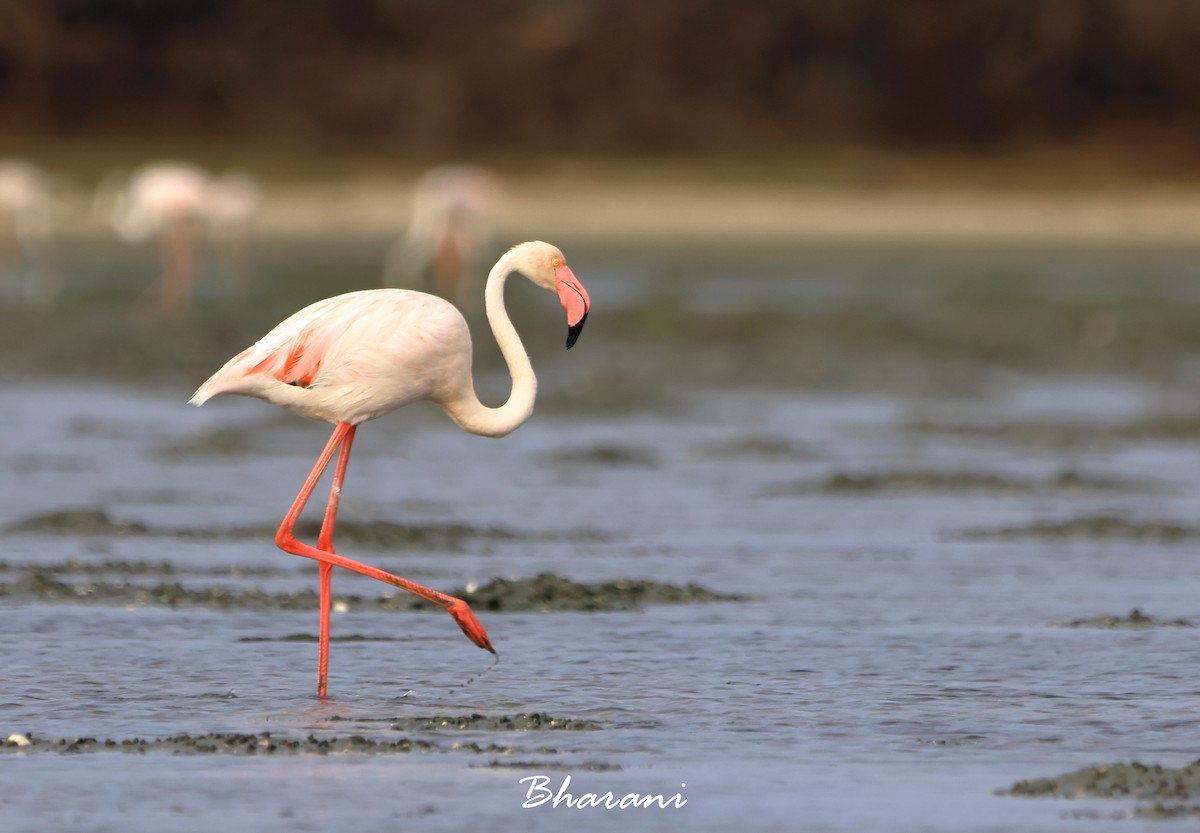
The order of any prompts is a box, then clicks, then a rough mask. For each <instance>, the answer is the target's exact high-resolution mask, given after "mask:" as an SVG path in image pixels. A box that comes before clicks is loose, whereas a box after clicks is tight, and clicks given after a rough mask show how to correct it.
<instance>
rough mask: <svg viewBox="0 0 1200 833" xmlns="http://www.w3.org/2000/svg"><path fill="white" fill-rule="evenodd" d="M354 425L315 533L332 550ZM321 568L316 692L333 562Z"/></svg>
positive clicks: (322, 672)
mask: <svg viewBox="0 0 1200 833" xmlns="http://www.w3.org/2000/svg"><path fill="white" fill-rule="evenodd" d="M354 432H355V428H354V427H353V426H351V428H350V430H349V431H347V432H346V433H345V438H344V439H343V440H342V450H341V451H340V452H339V453H338V461H337V465H336V466H335V467H334V469H333V485H332V486H330V487H329V503H327V504H326V505H325V519H324V520H323V521H321V532H320V534H319V535H318V536H317V549H319V550H324V551H325V552H333V527H334V524H336V523H337V508H338V501H340V500H341V497H342V483H343V482H344V481H345V479H346V465H347V464H348V463H349V462H350V446H351V444H352V443H353V442H354ZM318 569H319V571H320V608H321V625H320V630H319V635H318V637H317V696H318V697H324V696H325V684H326V681H327V680H328V679H329V608H330V605H331V603H332V601H333V588H332V584H333V565H332V564H328V563H326V562H324V561H322V562H321V563H320V565H319V568H318Z"/></svg>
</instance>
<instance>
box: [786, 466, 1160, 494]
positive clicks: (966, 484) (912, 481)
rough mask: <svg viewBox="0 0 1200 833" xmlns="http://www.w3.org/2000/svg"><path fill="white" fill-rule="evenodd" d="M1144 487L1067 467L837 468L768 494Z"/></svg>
mask: <svg viewBox="0 0 1200 833" xmlns="http://www.w3.org/2000/svg"><path fill="white" fill-rule="evenodd" d="M1139 488H1141V489H1144V488H1145V485H1144V484H1141V483H1132V482H1130V483H1127V482H1125V481H1121V480H1116V479H1113V478H1105V477H1092V476H1090V475H1085V474H1080V473H1079V472H1075V471H1064V472H1060V473H1059V474H1058V475H1056V476H1054V477H1052V478H1048V479H1044V480H1034V479H1022V478H1016V477H1009V476H1007V475H1003V474H995V473H992V472H978V471H935V470H895V471H881V472H834V473H833V474H830V475H829V476H828V477H826V478H825V479H824V480H820V481H816V482H801V483H795V484H791V485H787V484H784V485H780V486H778V487H775V488H774V489H771V490H769V491H768V492H767V496H769V497H787V496H796V497H800V496H803V495H809V494H831V495H839V494H844V495H872V494H882V493H916V492H964V491H965V492H984V493H1001V494H1003V493H1016V494H1029V493H1035V492H1042V491H1053V490H1062V491H1081V492H1105V491H1119V490H1121V489H1139Z"/></svg>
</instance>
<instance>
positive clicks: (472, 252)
mask: <svg viewBox="0 0 1200 833" xmlns="http://www.w3.org/2000/svg"><path fill="white" fill-rule="evenodd" d="M499 195H500V186H499V183H498V181H497V179H496V177H495V176H493V175H492V174H491V173H489V172H488V171H486V170H484V169H483V168H478V167H474V166H472V165H442V166H439V167H437V168H433V169H431V170H429V171H427V172H425V173H424V174H422V175H421V176H420V177H419V178H418V179H417V182H416V184H415V185H414V187H413V200H412V214H411V217H410V219H409V225H408V229H407V230H406V231H405V232H404V234H403V235H402V236H401V237H400V238H399V239H398V240H396V242H395V243H394V244H392V247H391V249H390V250H389V251H388V254H387V257H386V260H385V262H384V284H385V285H387V286H412V285H413V284H414V283H419V282H421V280H422V279H424V278H426V276H428V279H429V280H428V283H429V284H430V285H431V286H432V289H433V291H434V292H435V293H436V294H438V295H440V296H442V297H443V298H445V299H447V300H449V301H454V302H456V303H461V302H462V301H463V300H465V297H466V293H467V292H468V291H469V289H470V284H471V275H472V273H473V272H474V269H475V264H476V262H477V260H478V257H479V250H480V248H481V247H482V246H483V245H484V244H485V243H486V242H487V241H488V239H489V238H490V236H491V228H490V220H491V216H492V214H493V213H494V212H495V210H496V203H497V201H498V199H499Z"/></svg>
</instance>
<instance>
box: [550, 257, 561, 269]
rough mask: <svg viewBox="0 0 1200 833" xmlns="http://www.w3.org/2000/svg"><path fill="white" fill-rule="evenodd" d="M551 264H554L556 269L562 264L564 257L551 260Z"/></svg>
mask: <svg viewBox="0 0 1200 833" xmlns="http://www.w3.org/2000/svg"><path fill="white" fill-rule="evenodd" d="M550 265H551V266H553V267H554V268H555V269H557V268H558V267H560V266H562V258H561V257H556V258H554V260H552V261H550Z"/></svg>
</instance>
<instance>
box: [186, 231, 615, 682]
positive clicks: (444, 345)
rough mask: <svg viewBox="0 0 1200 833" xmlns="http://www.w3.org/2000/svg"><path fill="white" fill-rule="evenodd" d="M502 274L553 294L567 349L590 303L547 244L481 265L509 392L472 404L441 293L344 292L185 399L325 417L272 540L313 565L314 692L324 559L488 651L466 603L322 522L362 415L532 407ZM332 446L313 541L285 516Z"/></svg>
mask: <svg viewBox="0 0 1200 833" xmlns="http://www.w3.org/2000/svg"><path fill="white" fill-rule="evenodd" d="M513 273H520V274H523V275H524V276H525V277H527V278H529V279H530V280H531V281H533V282H534V283H535V284H536V285H538V286H540V287H542V288H543V289H547V290H550V291H552V292H555V293H556V294H557V295H558V297H559V300H560V302H561V303H562V305H563V307H564V308H565V309H566V312H567V327H568V331H567V347H568V348H570V347H571V346H572V345H574V344H575V340H576V339H577V338H578V337H579V333H580V331H581V330H582V328H583V324H584V321H585V320H586V319H587V314H588V310H589V308H590V306H591V300H590V298H589V297H588V293H587V290H585V289H584V288H583V285H582V284H581V283H580V282H579V281H578V280H577V279H576V277H575V275H574V273H573V272H572V271H571V269H570V267H568V266H567V263H566V259H565V258H564V257H563V255H562V252H560V251H559V250H558V249H557V248H555V247H554V246H551V245H549V244H548V243H542V242H532V243H522V244H521V245H520V246H516V247H514V248H513V249H511V250H510V251H509V252H508V253H506V254H505V255H504V256H503V257H501V258H500V260H499V261H498V262H497V263H496V265H495V266H494V267H493V268H492V270H491V273H490V274H489V275H488V282H487V287H486V290H485V306H486V309H487V317H488V322H489V323H490V324H491V327H492V333H493V334H494V335H495V337H496V342H497V344H498V345H499V347H500V352H501V354H502V355H503V356H504V359H505V361H506V362H507V364H508V369H509V373H510V374H511V375H512V380H513V386H512V391H511V393H510V394H509V397H508V400H507V401H506V402H505V403H504V404H503V405H501V406H499V407H497V408H490V407H488V406H486V405H483V404H482V403H481V402H480V401H479V399H478V397H476V395H475V387H474V382H473V380H472V375H471V333H470V330H469V328H468V326H467V322H466V320H465V319H464V318H463V316H462V314H461V313H459V311H458V310H457V309H456V308H455V307H454V306H453V305H452V304H450V303H449V302H447V301H445V300H442V299H441V298H438V297H435V296H432V295H426V294H424V293H421V292H413V291H410V290H404V289H374V290H365V291H361V292H350V293H347V294H345V295H338V296H336V297H334V298H329V299H327V300H324V301H319V302H317V303H315V304H312V305H310V306H308V307H305V308H304V309H302V310H300V311H299V312H297V313H296V314H294V315H292V316H290V317H289V318H287V319H285V320H284V321H283V322H281V323H280V324H279V325H277V326H276V327H275V328H274V329H273V330H271V331H270V332H269V333H267V334H266V335H265V336H264V337H263V338H262V339H260V340H259V341H258V342H257V343H256V344H254V345H253V346H251V347H249V348H247V349H246V350H243V351H242V352H241V353H239V354H238V355H236V356H234V357H233V358H232V359H230V360H229V361H228V362H227V363H226V364H225V366H224V367H222V368H221V369H220V370H218V371H217V372H216V373H215V374H213V376H212V377H211V378H210V379H208V381H206V382H205V383H204V384H202V385H201V386H200V388H199V389H198V390H197V391H196V394H195V395H194V396H193V397H192V400H191V401H192V404H195V405H202V404H204V403H205V402H206V401H208V400H209V399H210V398H212V397H214V396H217V395H219V394H241V395H245V396H254V397H258V398H259V399H264V400H266V401H267V402H270V403H272V404H276V405H281V406H283V407H285V408H287V409H289V410H291V411H294V412H295V413H297V414H300V415H302V416H306V417H312V418H316V419H321V420H325V421H327V422H332V423H334V429H333V434H332V436H330V438H329V442H328V443H326V445H325V450H324V451H323V452H322V453H321V455H320V456H319V457H318V458H317V462H316V465H314V466H313V468H312V471H311V472H309V475H308V478H307V479H306V480H305V482H304V485H303V487H301V489H300V493H299V494H298V495H297V496H296V499H295V501H293V503H292V506H291V508H290V509H289V510H288V513H287V515H286V516H285V517H284V519H283V523H282V524H280V527H279V531H278V532H277V533H276V535H275V542H276V544H277V545H278V546H279V547H280V548H281V549H283V550H284V551H285V552H289V553H292V554H293V555H300V556H303V557H305V558H312V559H314V560H316V561H317V562H318V563H319V576H320V583H319V586H320V594H319V597H320V632H319V637H318V649H317V694H318V695H319V696H324V694H325V690H326V681H327V676H328V654H329V614H330V598H331V590H330V576H331V573H332V571H333V568H334V567H342V568H343V569H347V570H351V571H353V572H357V573H360V574H362V575H365V576H369V577H371V578H374V579H378V580H379V581H383V582H386V583H388V584H391V585H392V586H394V587H398V588H400V589H402V590H405V591H407V592H409V593H413V594H415V595H417V596H420V597H421V598H423V599H426V600H428V601H430V602H432V603H434V604H436V605H439V606H440V607H442V608H443V609H445V610H446V612H448V613H449V614H450V615H451V616H452V617H453V618H454V620H455V622H457V623H458V625H459V627H460V628H462V630H463V633H465V634H466V635H467V637H468V638H469V639H470V640H471V641H472V642H474V643H475V644H476V645H478V646H479V647H481V648H484V649H486V650H488V651H492V652H493V653H495V651H494V650H493V648H492V643H491V640H490V639H489V638H488V635H487V632H486V631H485V630H484V628H483V625H481V624H480V623H479V620H478V619H476V618H475V614H474V613H473V612H472V611H471V609H470V607H469V606H468V605H467V603H466V602H464V601H462V600H461V599H456V598H454V597H452V596H447V595H445V594H444V593H439V592H438V591H436V590H432V589H430V588H428V587H424V586H422V585H419V584H416V583H415V582H412V581H409V580H408V579H405V578H401V577H400V576H395V575H392V574H391V573H386V572H384V571H382V570H379V569H377V568H375V567H370V566H368V565H366V564H361V563H359V562H357V561H353V560H351V559H349V558H345V557H343V556H341V555H339V554H337V553H336V552H335V551H334V548H333V529H334V524H335V521H336V515H337V506H338V501H339V499H340V496H341V493H342V482H343V479H344V477H345V474H346V465H347V462H348V460H349V457H350V447H351V444H352V442H353V440H354V434H355V431H356V430H357V428H358V425H359V424H360V423H362V422H364V421H365V420H369V419H373V418H375V417H378V416H382V415H383V414H386V413H388V412H389V411H392V410H395V409H396V408H399V407H401V406H403V405H407V404H409V403H410V402H415V401H417V400H421V399H428V400H431V401H433V402H436V403H437V404H438V405H440V406H441V407H442V409H443V410H445V412H446V413H447V414H448V415H449V416H450V417H451V418H452V419H453V420H454V421H455V422H457V423H458V425H459V426H460V427H462V428H463V429H464V430H466V431H469V432H471V433H473V434H480V435H483V436H490V437H501V436H504V435H505V434H507V433H509V432H510V431H513V430H515V429H516V428H517V427H518V426H520V425H521V424H522V423H524V422H525V420H526V419H528V417H529V415H530V414H531V413H532V412H533V402H534V399H535V397H536V394H537V380H536V378H535V377H534V375H533V369H532V366H531V365H530V362H529V356H528V355H527V354H526V353H525V348H524V347H523V346H522V344H521V339H520V337H519V336H518V335H517V331H516V329H515V328H514V327H513V325H512V322H511V321H510V320H509V317H508V315H507V313H506V312H505V309H504V284H505V281H506V280H507V279H508V277H509V275H511V274H513ZM335 454H336V455H337V465H336V466H335V468H334V475H333V485H332V487H331V488H330V493H329V501H328V503H327V504H326V507H325V520H324V522H323V523H322V525H321V531H320V534H319V535H318V537H317V545H316V546H315V547H314V546H311V545H309V544H305V543H303V542H301V541H299V540H298V539H297V538H296V536H295V525H296V521H297V519H298V518H299V516H300V512H301V511H302V510H303V509H304V506H305V504H306V503H307V502H308V499H309V497H310V496H311V495H312V492H313V489H314V488H316V484H317V481H318V480H319V479H320V477H321V474H322V473H323V472H324V470H325V469H326V468H327V467H328V465H329V463H330V462H331V461H332V460H333V457H334V455H335Z"/></svg>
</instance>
